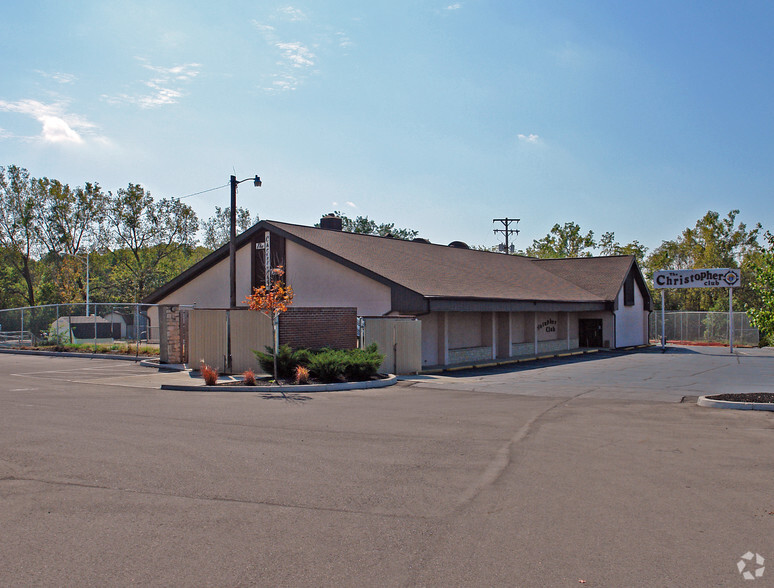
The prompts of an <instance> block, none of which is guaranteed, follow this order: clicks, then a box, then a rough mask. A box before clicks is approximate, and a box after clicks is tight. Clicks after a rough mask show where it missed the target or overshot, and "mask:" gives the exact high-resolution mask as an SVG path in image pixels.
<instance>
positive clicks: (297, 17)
mask: <svg viewBox="0 0 774 588" xmlns="http://www.w3.org/2000/svg"><path fill="white" fill-rule="evenodd" d="M277 12H278V13H279V14H280V16H282V17H283V18H285V19H286V20H289V21H291V22H299V21H302V20H307V16H306V14H304V11H303V10H301V9H299V8H294V7H292V6H285V7H283V8H280V9H278V10H277Z"/></svg>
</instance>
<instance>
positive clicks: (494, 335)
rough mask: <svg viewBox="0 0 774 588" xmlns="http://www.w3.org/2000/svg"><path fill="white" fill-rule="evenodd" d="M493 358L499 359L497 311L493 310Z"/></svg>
mask: <svg viewBox="0 0 774 588" xmlns="http://www.w3.org/2000/svg"><path fill="white" fill-rule="evenodd" d="M492 359H497V313H496V312H492Z"/></svg>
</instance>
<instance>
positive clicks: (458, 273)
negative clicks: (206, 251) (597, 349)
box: [144, 221, 647, 305]
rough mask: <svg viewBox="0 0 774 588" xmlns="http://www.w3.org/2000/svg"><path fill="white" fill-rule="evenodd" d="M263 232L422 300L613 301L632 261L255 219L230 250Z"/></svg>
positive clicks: (195, 271) (172, 286)
mask: <svg viewBox="0 0 774 588" xmlns="http://www.w3.org/2000/svg"><path fill="white" fill-rule="evenodd" d="M264 229H269V230H270V231H272V232H275V233H277V234H280V235H283V236H285V237H286V238H288V239H290V240H291V241H295V242H296V243H299V244H300V245H302V246H304V247H307V248H309V249H312V250H314V251H316V252H317V253H320V254H322V255H325V256H327V257H329V258H331V259H334V260H336V261H338V262H339V263H343V264H345V265H347V266H348V267H350V268H353V269H356V270H357V271H360V272H362V273H364V274H365V275H368V276H370V277H372V278H374V279H378V280H380V281H383V282H386V283H391V284H394V285H395V286H396V287H398V288H402V289H404V290H406V291H410V292H414V293H416V295H419V296H420V297H422V298H424V299H426V300H445V299H448V300H452V299H467V300H471V301H474V300H479V301H493V300H497V301H507V302H509V303H510V302H514V301H516V302H522V301H524V302H530V303H531V302H536V303H542V302H545V303H591V304H594V305H598V304H602V303H609V302H612V301H613V300H615V298H616V296H617V294H618V292H619V290H620V288H621V285H622V284H623V281H624V279H625V278H626V275H627V273H628V272H629V270H630V268H631V265H632V263H633V258H632V257H630V256H619V257H594V258H579V259H556V260H538V259H534V258H530V257H522V256H518V255H504V254H502V253H492V252H489V251H477V250H472V249H461V248H456V247H448V246H445V245H434V244H431V243H422V242H414V241H403V240H401V239H390V238H385V237H375V236H371V235H361V234H356V233H346V232H341V231H333V230H328V229H321V228H316V227H307V226H303V225H294V224H290V223H281V222H275V221H261V222H259V223H257V224H256V225H254V226H252V227H251V228H250V229H248V230H247V231H245V232H244V233H242V234H241V235H239V236H238V237H237V248H241V247H243V246H245V245H247V244H248V243H250V239H251V238H252V237H253V236H254V235H255V234H256V233H258V232H259V231H261V230H264ZM228 249H229V248H228V244H226V245H224V246H223V247H220V248H219V249H218V250H216V251H214V252H213V253H211V254H210V255H208V256H207V257H206V258H204V259H203V260H202V261H200V262H199V263H197V264H195V265H193V266H192V267H190V268H189V269H187V270H186V271H184V272H183V273H182V274H180V275H179V276H177V277H176V278H174V279H173V280H171V281H170V282H168V283H167V284H165V285H163V286H162V287H161V288H159V289H158V290H156V291H155V292H153V293H152V294H150V295H149V296H147V297H146V298H145V299H144V302H148V303H153V302H157V301H159V300H161V299H163V298H164V297H165V296H167V295H168V294H170V293H171V292H174V291H175V290H176V289H177V288H179V287H180V286H182V285H183V284H185V283H187V282H190V281H191V280H194V279H196V277H197V276H199V275H200V274H201V273H202V272H204V271H205V270H206V269H207V268H209V267H211V266H212V265H214V264H216V263H218V262H219V261H220V260H222V259H224V258H227V257H228ZM635 267H636V266H635ZM637 274H638V276H640V280H641V274H639V272H638V273H637ZM643 284H644V282H643ZM642 288H644V285H643V286H642ZM645 291H646V292H647V289H646V288H645Z"/></svg>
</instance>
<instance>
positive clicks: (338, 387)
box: [161, 374, 398, 394]
mask: <svg viewBox="0 0 774 588" xmlns="http://www.w3.org/2000/svg"><path fill="white" fill-rule="evenodd" d="M397 383H398V377H397V376H396V375H394V374H389V376H387V377H386V378H384V379H383V380H372V381H370V382H342V383H340V384H305V385H291V386H206V385H198V386H194V385H190V386H189V385H186V384H162V385H161V389H162V390H177V391H182V392H273V393H274V392H276V393H278V394H281V393H283V392H336V391H342V390H372V389H375V388H386V387H387V386H393V385H394V384H397Z"/></svg>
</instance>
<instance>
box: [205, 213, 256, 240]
mask: <svg viewBox="0 0 774 588" xmlns="http://www.w3.org/2000/svg"><path fill="white" fill-rule="evenodd" d="M259 220H260V219H259V218H258V215H257V214H256V215H255V218H254V219H251V218H250V211H249V210H247V209H246V208H242V207H241V206H240V207H237V212H236V228H237V234H239V233H242V232H244V231H246V230H247V229H249V228H250V227H252V226H253V225H254V224H255V223H257V222H258V221H259ZM202 232H203V234H204V239H203V240H202V244H203V245H204V246H205V247H207V248H208V249H212V250H214V249H217V248H218V247H221V246H222V245H225V244H226V243H228V242H229V240H230V239H231V207H230V206H227V207H226V208H221V207H220V206H216V207H215V215H214V216H211V217H210V218H208V219H207V220H206V221H203V222H202Z"/></svg>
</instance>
